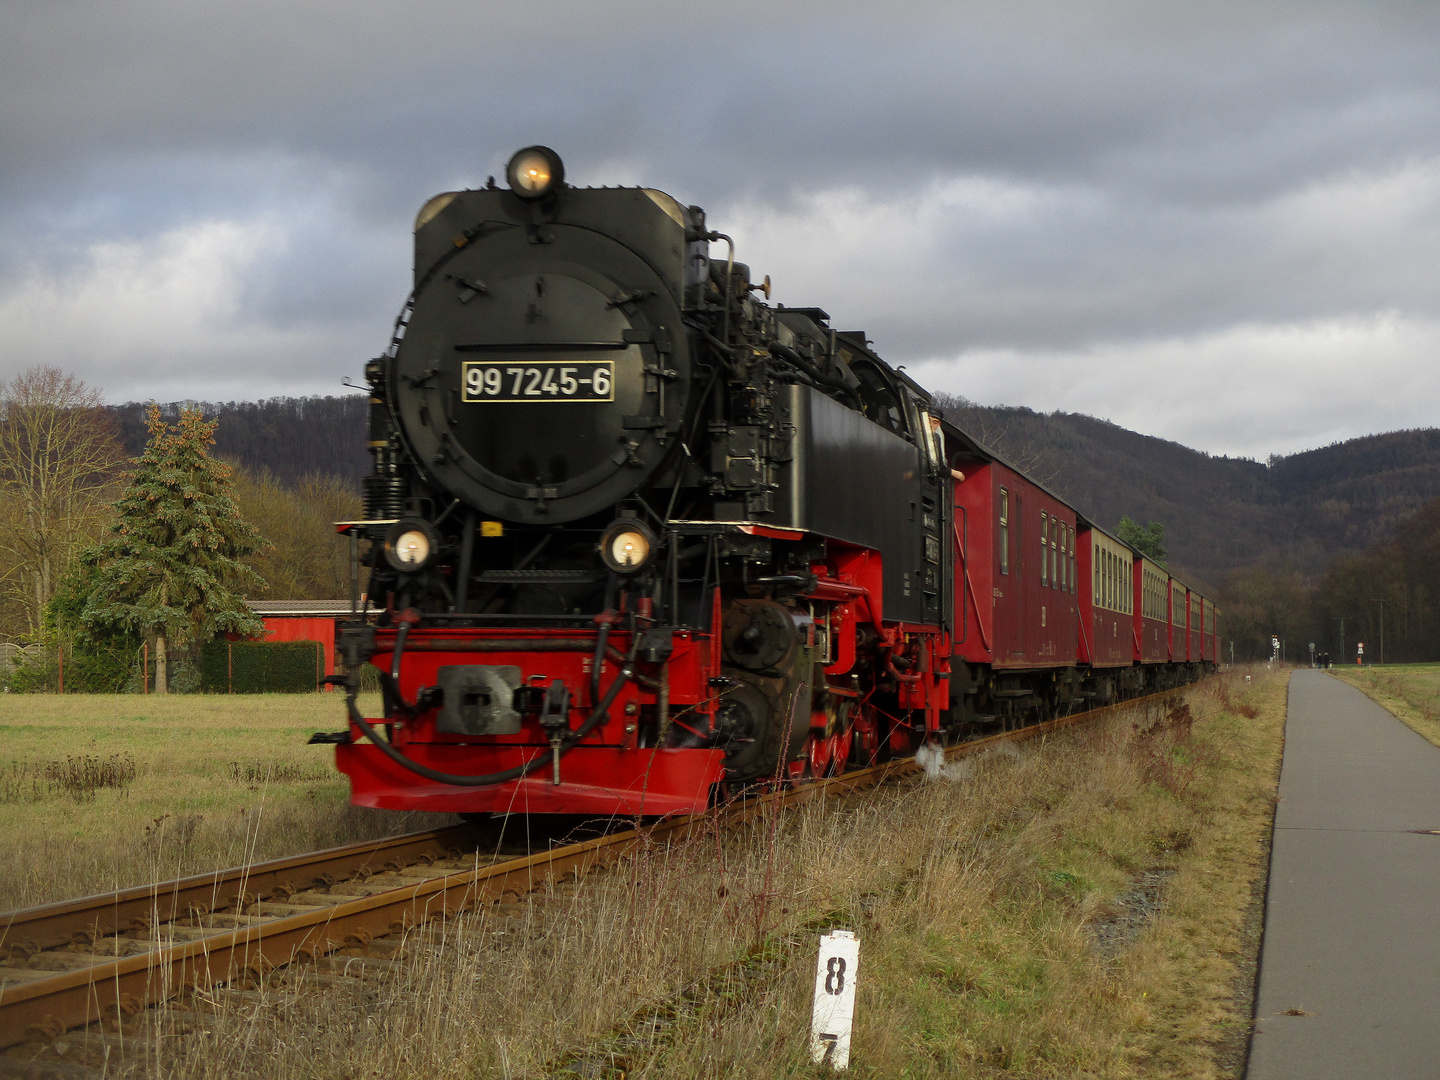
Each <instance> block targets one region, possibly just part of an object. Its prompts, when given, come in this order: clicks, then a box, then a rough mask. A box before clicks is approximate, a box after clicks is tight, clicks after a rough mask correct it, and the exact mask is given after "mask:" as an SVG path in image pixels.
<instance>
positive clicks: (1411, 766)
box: [1246, 671, 1440, 1080]
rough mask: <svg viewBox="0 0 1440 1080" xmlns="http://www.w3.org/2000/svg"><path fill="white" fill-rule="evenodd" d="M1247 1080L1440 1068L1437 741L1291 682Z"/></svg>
mask: <svg viewBox="0 0 1440 1080" xmlns="http://www.w3.org/2000/svg"><path fill="white" fill-rule="evenodd" d="M1246 1076H1247V1078H1248V1080H1330V1078H1332V1077H1333V1078H1336V1080H1390V1078H1394V1080H1401V1078H1409V1077H1415V1078H1417V1080H1418V1078H1425V1080H1436V1078H1437V1077H1440V748H1437V747H1435V746H1433V745H1431V744H1430V743H1429V742H1427V741H1425V740H1424V739H1422V738H1421V737H1420V736H1419V735H1417V734H1415V733H1414V732H1413V731H1411V730H1410V729H1409V728H1407V727H1406V726H1405V725H1404V724H1402V723H1400V721H1398V720H1396V719H1395V718H1394V717H1393V716H1391V715H1390V714H1389V713H1388V712H1386V711H1385V710H1384V709H1382V708H1380V707H1379V706H1378V705H1376V704H1374V703H1373V702H1372V701H1371V700H1370V699H1369V698H1367V697H1366V696H1365V695H1364V694H1362V693H1360V691H1358V690H1356V689H1354V688H1353V687H1351V686H1348V685H1346V684H1345V683H1342V682H1340V680H1338V679H1335V678H1332V677H1330V676H1328V675H1326V674H1324V673H1322V672H1319V671H1297V672H1296V673H1295V674H1294V676H1293V677H1292V678H1291V680H1290V702H1289V711H1288V714H1287V717H1286V723H1285V760H1284V764H1283V766H1282V768H1281V772H1280V804H1279V806H1278V807H1277V810H1276V817H1275V839H1274V844H1273V847H1272V849H1271V857H1270V886H1269V893H1268V896H1267V899H1266V905H1265V939H1264V945H1263V948H1262V950H1261V956H1260V986H1259V992H1258V995H1257V1004H1256V1027H1255V1037H1254V1041H1253V1042H1252V1044H1251V1049H1250V1062H1249V1068H1248V1070H1247V1073H1246Z"/></svg>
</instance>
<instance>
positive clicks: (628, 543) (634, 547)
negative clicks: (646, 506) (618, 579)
mask: <svg viewBox="0 0 1440 1080" xmlns="http://www.w3.org/2000/svg"><path fill="white" fill-rule="evenodd" d="M654 550H655V537H654V535H653V534H652V533H651V532H650V530H649V529H647V528H646V527H645V526H644V525H641V524H640V523H639V522H638V521H617V522H616V523H615V524H613V525H611V526H610V528H608V529H606V530H605V535H604V536H603V537H601V538H600V557H601V558H602V559H603V560H604V561H605V565H606V566H608V567H609V568H610V569H611V570H614V571H615V572H616V573H617V574H634V573H636V572H638V571H640V570H643V569H644V568H645V567H646V565H647V564H648V563H649V562H650V555H651V553H652V552H653V551H654Z"/></svg>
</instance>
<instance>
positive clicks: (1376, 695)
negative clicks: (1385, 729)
mask: <svg viewBox="0 0 1440 1080" xmlns="http://www.w3.org/2000/svg"><path fill="white" fill-rule="evenodd" d="M1331 674H1332V675H1338V676H1340V678H1342V679H1344V680H1345V681H1346V682H1348V683H1349V684H1350V685H1351V686H1355V687H1358V688H1359V689H1361V690H1363V691H1364V692H1365V693H1366V694H1368V695H1369V696H1370V697H1371V698H1372V699H1374V700H1375V701H1376V702H1378V703H1379V704H1380V705H1381V706H1382V707H1384V708H1385V709H1388V710H1389V711H1390V712H1392V713H1394V714H1395V716H1396V717H1397V718H1398V719H1399V720H1400V721H1401V722H1402V723H1405V724H1407V725H1409V726H1410V727H1411V728H1413V729H1414V730H1415V731H1417V732H1418V733H1419V734H1421V735H1422V736H1424V737H1425V738H1426V739H1429V740H1430V741H1431V742H1432V743H1434V744H1435V745H1436V746H1440V664H1386V665H1385V666H1384V667H1367V668H1362V667H1359V666H1353V667H1352V666H1348V665H1346V666H1337V667H1334V668H1332V669H1331Z"/></svg>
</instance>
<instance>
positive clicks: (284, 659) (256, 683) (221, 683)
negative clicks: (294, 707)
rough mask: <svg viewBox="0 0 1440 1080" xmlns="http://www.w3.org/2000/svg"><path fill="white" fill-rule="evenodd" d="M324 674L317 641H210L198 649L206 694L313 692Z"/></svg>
mask: <svg viewBox="0 0 1440 1080" xmlns="http://www.w3.org/2000/svg"><path fill="white" fill-rule="evenodd" d="M324 675H325V646H324V645H322V644H320V642H318V641H212V642H211V643H210V644H208V645H206V646H205V647H204V648H203V649H202V650H201V653H200V688H201V689H202V690H203V691H204V692H205V693H207V694H226V693H230V694H301V693H313V692H314V691H316V690H318V689H319V688H320V680H321V679H322V678H323V677H324Z"/></svg>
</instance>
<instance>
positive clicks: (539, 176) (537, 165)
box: [505, 146, 565, 199]
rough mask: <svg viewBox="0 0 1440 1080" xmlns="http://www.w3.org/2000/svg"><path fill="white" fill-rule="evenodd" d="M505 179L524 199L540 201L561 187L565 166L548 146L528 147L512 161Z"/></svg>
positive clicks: (507, 168)
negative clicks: (539, 199)
mask: <svg viewBox="0 0 1440 1080" xmlns="http://www.w3.org/2000/svg"><path fill="white" fill-rule="evenodd" d="M505 178H506V179H507V180H508V181H509V183H510V190H511V191H513V192H515V194H516V195H519V196H520V197H521V198H522V199H538V198H540V197H541V196H543V195H546V194H548V193H549V192H551V191H552V190H554V189H555V188H557V187H559V186H560V182H561V181H562V180H564V179H565V166H564V165H562V164H561V163H560V155H559V154H557V153H555V151H554V150H551V149H550V148H549V147H548V146H527V147H526V148H525V149H524V150H521V151H520V152H519V153H518V154H516V155H515V156H514V157H512V158H511V159H510V164H509V165H508V166H506V168H505Z"/></svg>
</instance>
